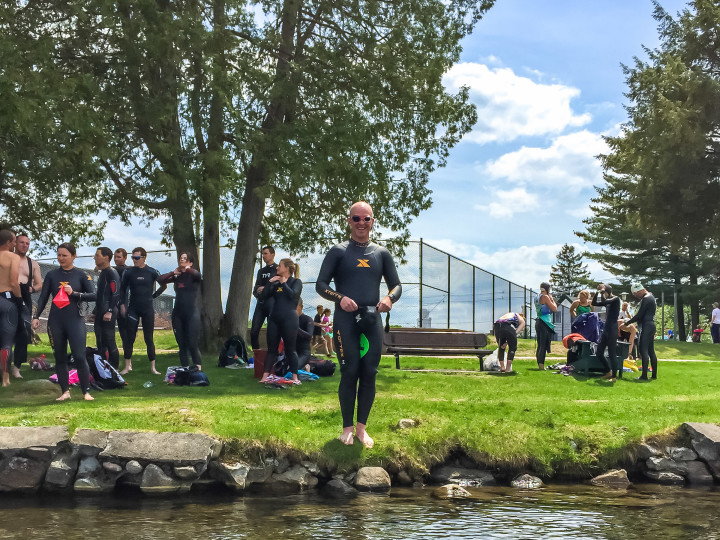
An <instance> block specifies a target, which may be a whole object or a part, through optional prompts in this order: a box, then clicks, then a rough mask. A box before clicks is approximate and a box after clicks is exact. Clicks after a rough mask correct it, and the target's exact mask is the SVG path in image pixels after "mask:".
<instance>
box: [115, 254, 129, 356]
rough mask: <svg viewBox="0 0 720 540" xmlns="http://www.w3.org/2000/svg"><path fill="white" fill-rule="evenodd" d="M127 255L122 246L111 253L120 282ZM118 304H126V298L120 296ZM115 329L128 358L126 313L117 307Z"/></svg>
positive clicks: (125, 268) (124, 354)
mask: <svg viewBox="0 0 720 540" xmlns="http://www.w3.org/2000/svg"><path fill="white" fill-rule="evenodd" d="M127 256H128V253H127V251H126V250H125V249H124V248H118V249H116V250H115V253H114V254H113V260H114V262H115V270H117V273H118V276H120V283H122V278H123V274H124V273H125V270H127V268H128V267H127V265H126V264H125V262H126V261H127ZM119 305H127V298H120V304H119ZM117 329H118V334H120V343H122V348H123V356H124V357H125V358H128V357H130V356H132V353H131V352H130V349H129V348H128V346H127V313H126V314H125V315H123V314H122V313H121V312H120V310H119V309H118V314H117Z"/></svg>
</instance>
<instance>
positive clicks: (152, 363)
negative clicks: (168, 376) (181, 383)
mask: <svg viewBox="0 0 720 540" xmlns="http://www.w3.org/2000/svg"><path fill="white" fill-rule="evenodd" d="M150 373H152V374H153V375H160V372H159V371H158V370H157V369H155V360H150Z"/></svg>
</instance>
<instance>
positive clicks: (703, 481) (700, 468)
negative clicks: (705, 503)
mask: <svg viewBox="0 0 720 540" xmlns="http://www.w3.org/2000/svg"><path fill="white" fill-rule="evenodd" d="M687 481H688V483H689V484H690V485H693V486H711V485H712V484H713V483H714V480H713V475H712V474H711V473H710V470H709V469H708V467H707V465H705V464H704V463H703V462H702V461H689V462H688V470H687Z"/></svg>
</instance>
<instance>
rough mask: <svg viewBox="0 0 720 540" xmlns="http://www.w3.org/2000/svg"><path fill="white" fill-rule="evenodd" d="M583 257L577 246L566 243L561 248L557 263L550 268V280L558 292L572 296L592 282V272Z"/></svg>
mask: <svg viewBox="0 0 720 540" xmlns="http://www.w3.org/2000/svg"><path fill="white" fill-rule="evenodd" d="M582 258H583V256H582V253H578V252H576V251H575V246H571V245H570V244H564V245H563V247H562V248H560V252H559V253H558V254H557V263H556V264H555V265H554V266H552V267H551V270H550V281H551V282H552V284H553V287H554V288H555V292H556V293H557V294H567V295H569V296H572V295H574V294H577V292H578V291H580V290H581V289H583V288H584V287H585V286H587V284H588V283H589V282H590V272H588V267H587V264H583V262H582Z"/></svg>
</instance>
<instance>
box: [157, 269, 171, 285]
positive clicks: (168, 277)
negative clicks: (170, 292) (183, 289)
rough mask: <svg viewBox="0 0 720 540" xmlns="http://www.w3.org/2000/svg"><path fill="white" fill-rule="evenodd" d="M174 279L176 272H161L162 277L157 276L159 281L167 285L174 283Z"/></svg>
mask: <svg viewBox="0 0 720 540" xmlns="http://www.w3.org/2000/svg"><path fill="white" fill-rule="evenodd" d="M173 281H175V272H168V273H167V274H161V275H160V277H158V278H157V282H158V283H160V284H163V285H167V284H168V283H172V282H173Z"/></svg>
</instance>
